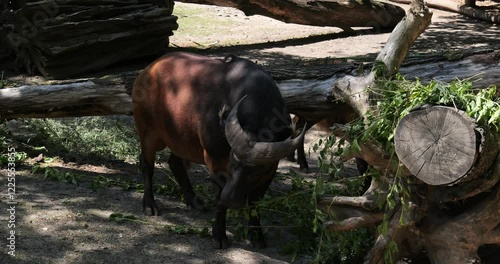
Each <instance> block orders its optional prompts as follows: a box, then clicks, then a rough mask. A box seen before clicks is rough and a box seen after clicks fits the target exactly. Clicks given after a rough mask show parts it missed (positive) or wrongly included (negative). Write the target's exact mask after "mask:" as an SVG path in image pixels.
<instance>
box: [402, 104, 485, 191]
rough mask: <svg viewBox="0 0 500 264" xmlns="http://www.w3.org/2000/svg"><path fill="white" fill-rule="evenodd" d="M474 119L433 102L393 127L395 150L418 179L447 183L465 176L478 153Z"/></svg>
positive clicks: (438, 183) (432, 183)
mask: <svg viewBox="0 0 500 264" xmlns="http://www.w3.org/2000/svg"><path fill="white" fill-rule="evenodd" d="M474 128H475V122H474V120H473V119H471V118H470V117H468V116H467V115H466V114H465V113H464V112H463V111H460V110H456V109H454V108H450V107H444V106H433V107H430V108H427V109H422V110H417V111H414V112H411V113H410V114H408V115H407V116H405V117H404V118H403V119H402V120H401V121H400V122H399V125H398V127H397V129H396V135H395V144H396V153H397V155H398V157H399V159H400V161H401V162H403V164H404V165H405V166H406V167H407V168H408V169H409V170H410V172H411V173H412V174H413V175H415V176H416V177H417V178H418V179H420V180H422V181H424V182H425V183H427V184H430V185H449V184H453V183H454V182H456V181H458V180H459V179H461V178H462V177H464V176H465V175H466V174H467V172H468V171H469V170H470V169H471V167H472V165H473V164H474V162H475V160H476V158H477V155H478V153H477V152H478V149H477V142H476V133H475V131H474Z"/></svg>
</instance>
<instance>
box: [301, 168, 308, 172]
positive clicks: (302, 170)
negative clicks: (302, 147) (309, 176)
mask: <svg viewBox="0 0 500 264" xmlns="http://www.w3.org/2000/svg"><path fill="white" fill-rule="evenodd" d="M300 172H303V173H309V167H300Z"/></svg>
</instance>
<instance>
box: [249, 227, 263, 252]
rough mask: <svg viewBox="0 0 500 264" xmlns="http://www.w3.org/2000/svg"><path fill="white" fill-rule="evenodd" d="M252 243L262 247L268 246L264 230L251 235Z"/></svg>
mask: <svg viewBox="0 0 500 264" xmlns="http://www.w3.org/2000/svg"><path fill="white" fill-rule="evenodd" d="M250 243H252V246H254V247H257V248H261V249H262V248H266V247H267V243H266V239H265V238H264V235H263V234H262V231H260V232H253V234H251V235H250Z"/></svg>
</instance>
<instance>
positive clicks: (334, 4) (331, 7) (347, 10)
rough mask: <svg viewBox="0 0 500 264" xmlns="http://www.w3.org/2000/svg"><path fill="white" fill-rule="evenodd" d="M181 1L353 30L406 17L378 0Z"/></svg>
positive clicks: (382, 25) (380, 26)
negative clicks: (353, 28)
mask: <svg viewBox="0 0 500 264" xmlns="http://www.w3.org/2000/svg"><path fill="white" fill-rule="evenodd" d="M179 2H185V3H196V4H209V5H218V6H226V7H233V8H237V9H239V10H241V11H243V12H244V13H245V14H246V15H247V16H250V15H262V16H267V17H271V18H274V19H277V20H281V21H283V22H286V23H295V24H302V25H311V26H331V27H339V28H341V29H343V30H345V31H349V32H352V33H354V31H353V30H352V27H369V28H373V30H374V31H376V32H380V31H381V30H390V29H392V28H394V27H395V26H396V24H397V23H398V22H399V21H400V20H401V19H402V18H403V17H404V15H405V11H404V10H403V9H402V8H400V7H398V6H395V5H391V4H388V3H382V2H379V1H372V0H368V1H354V0H349V1H323V0H314V1H300V0H281V1H258V0H181V1H179Z"/></svg>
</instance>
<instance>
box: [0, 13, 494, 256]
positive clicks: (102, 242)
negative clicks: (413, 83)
mask: <svg viewBox="0 0 500 264" xmlns="http://www.w3.org/2000/svg"><path fill="white" fill-rule="evenodd" d="M401 6H402V7H404V8H405V9H406V8H408V7H407V6H405V5H401ZM176 8H178V9H179V10H192V9H195V12H192V11H190V12H188V11H184V13H181V14H179V17H180V18H179V19H180V20H179V23H180V26H181V29H179V31H178V34H176V35H174V36H173V37H172V38H171V47H172V48H179V47H181V48H193V47H197V48H202V49H204V50H202V51H200V52H202V53H205V54H210V55H213V56H224V55H225V54H227V53H229V52H230V53H235V54H237V55H240V56H244V57H248V58H252V60H254V61H257V62H260V63H264V64H265V63H270V62H276V61H278V62H279V61H287V60H290V59H311V58H325V57H353V56H367V55H373V54H377V53H378V52H379V51H380V50H381V49H382V47H383V45H384V43H385V42H386V40H387V38H388V37H389V33H384V34H368V35H359V36H351V37H345V36H344V35H343V34H342V33H341V30H340V29H337V28H329V27H324V28H315V27H308V26H299V25H290V24H285V23H281V22H279V21H276V20H272V19H269V18H266V17H261V16H252V17H246V16H245V15H244V14H243V13H242V12H240V11H238V10H235V9H230V8H222V7H200V6H193V5H189V4H182V3H177V4H176ZM200 10H203V13H201V12H200ZM433 12H434V16H433V21H432V24H431V26H430V27H429V29H427V31H426V32H425V33H424V34H423V35H422V36H421V37H420V38H419V39H418V40H417V42H416V44H415V45H414V46H413V47H412V49H411V51H410V52H412V53H415V54H418V53H428V52H433V51H440V50H450V49H467V48H470V47H473V46H480V47H490V48H497V47H498V45H500V42H499V41H498V37H499V36H500V34H499V33H500V28H499V27H498V26H495V25H492V24H488V23H481V22H476V21H473V20H470V19H467V18H464V17H463V16H460V15H458V14H453V13H448V12H442V11H438V10H433ZM190 16H202V17H203V18H204V19H205V18H207V17H209V18H210V21H209V22H210V23H217V22H221V21H224V23H225V24H224V25H225V27H224V28H223V29H219V30H217V31H216V32H211V33H210V32H206V29H205V28H203V27H204V25H203V24H198V25H189V27H191V28H197V30H199V31H200V32H205V34H202V35H201V36H200V35H196V36H194V35H192V34H190V32H192V31H190V30H189V29H183V28H182V27H183V25H182V21H183V19H186V18H189V17H190ZM255 25H262V27H259V28H256V26H255ZM200 27H201V28H200ZM221 30H222V32H223V33H224V34H220V32H221ZM218 32H219V33H218ZM229 45H236V47H227V46H229ZM10 80H12V81H13V82H18V83H22V82H26V80H28V81H27V82H31V83H33V82H35V83H36V82H37V80H39V79H37V78H36V77H35V78H32V77H29V78H27V77H26V76H12V77H11V78H10ZM324 135H325V134H324V133H323V132H318V131H316V132H312V133H309V134H308V136H307V138H306V143H307V146H311V144H313V143H314V142H315V141H316V140H317V139H318V138H319V137H321V136H324ZM307 146H306V147H307ZM309 164H311V165H312V167H313V168H312V172H311V173H310V174H309V175H308V176H309V177H314V175H315V173H316V172H317V168H315V167H314V166H315V164H316V160H315V157H314V155H312V156H311V157H309ZM55 166H56V167H59V168H60V169H62V170H65V171H68V172H72V173H78V174H83V175H86V177H89V178H91V177H94V176H98V175H106V177H111V178H116V179H124V180H131V179H138V178H139V174H138V172H137V168H136V166H135V164H130V163H126V162H123V161H102V160H101V161H94V162H88V163H76V162H66V163H65V162H59V163H55ZM289 169H293V170H297V169H298V166H297V165H296V164H294V163H292V162H289V161H285V160H283V161H282V162H281V163H280V170H281V171H282V172H287V171H288V170H289ZM16 170H17V174H16V202H17V204H16V207H15V208H16V210H15V224H16V227H15V232H16V233H15V237H16V240H15V242H16V244H15V245H16V248H15V249H16V251H15V254H16V256H15V257H11V256H8V255H7V251H8V250H7V248H6V246H7V240H6V238H7V237H8V231H10V230H11V229H9V228H8V221H9V214H7V213H6V209H7V208H9V207H10V205H8V204H7V199H6V197H7V187H6V183H7V171H6V170H5V169H2V170H1V171H0V179H1V181H2V182H4V183H5V184H2V185H3V186H4V188H3V189H2V202H1V208H2V210H1V211H2V213H1V214H0V230H1V234H2V239H1V241H3V242H2V243H3V245H1V248H2V250H1V253H2V255H0V263H289V262H290V261H291V259H292V256H287V255H281V254H279V249H280V246H281V245H283V244H284V243H285V242H286V240H287V239H294V238H293V236H292V235H289V236H287V237H285V238H283V237H282V238H281V239H276V238H273V237H269V238H268V242H269V247H268V248H266V249H256V248H253V247H252V246H251V245H250V243H249V242H248V241H234V242H233V245H232V247H231V248H230V249H227V250H213V249H212V248H211V241H210V238H208V237H200V236H198V235H179V234H175V233H172V232H167V231H166V230H165V229H164V226H165V225H191V226H207V220H209V219H211V218H213V211H209V212H200V211H197V210H190V209H188V208H186V207H185V205H184V204H183V203H182V202H181V201H180V199H179V198H178V197H167V196H161V195H157V196H156V199H157V202H158V205H159V207H160V208H161V209H163V211H162V214H161V216H158V217H145V216H143V215H142V194H140V193H136V192H132V191H124V190H123V189H122V188H119V187H106V188H100V189H98V190H96V191H93V190H92V188H91V184H90V182H88V181H82V183H81V184H79V185H73V184H70V183H62V182H59V181H51V180H48V179H45V178H43V176H42V175H40V174H37V173H31V171H30V169H29V167H28V166H23V165H20V166H19V167H17V168H16ZM348 170H349V171H348V172H347V173H348V174H353V173H355V172H353V170H354V169H353V166H352V164H351V166H350V167H349V166H348ZM192 172H193V174H197V175H198V177H200V178H201V181H204V180H205V179H206V177H207V175H208V174H207V173H206V169H205V168H204V167H202V166H196V167H194V168H193V169H192ZM162 173H164V172H162V171H160V172H158V173H157V176H156V177H157V178H161V177H162V176H164V175H162ZM276 184H279V183H276ZM276 184H275V185H273V186H272V188H278V187H277V185H276ZM112 213H122V214H124V215H134V216H136V217H137V218H138V219H139V220H141V221H145V222H147V224H144V223H133V222H127V223H116V222H113V221H110V219H109V217H110V215H111V214H112ZM266 219H267V221H272V216H268V217H267V218H266ZM229 229H231V228H229ZM229 231H231V230H229ZM230 235H231V234H230ZM310 261H311V257H310V256H298V257H297V259H296V261H295V263H308V262H310Z"/></svg>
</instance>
